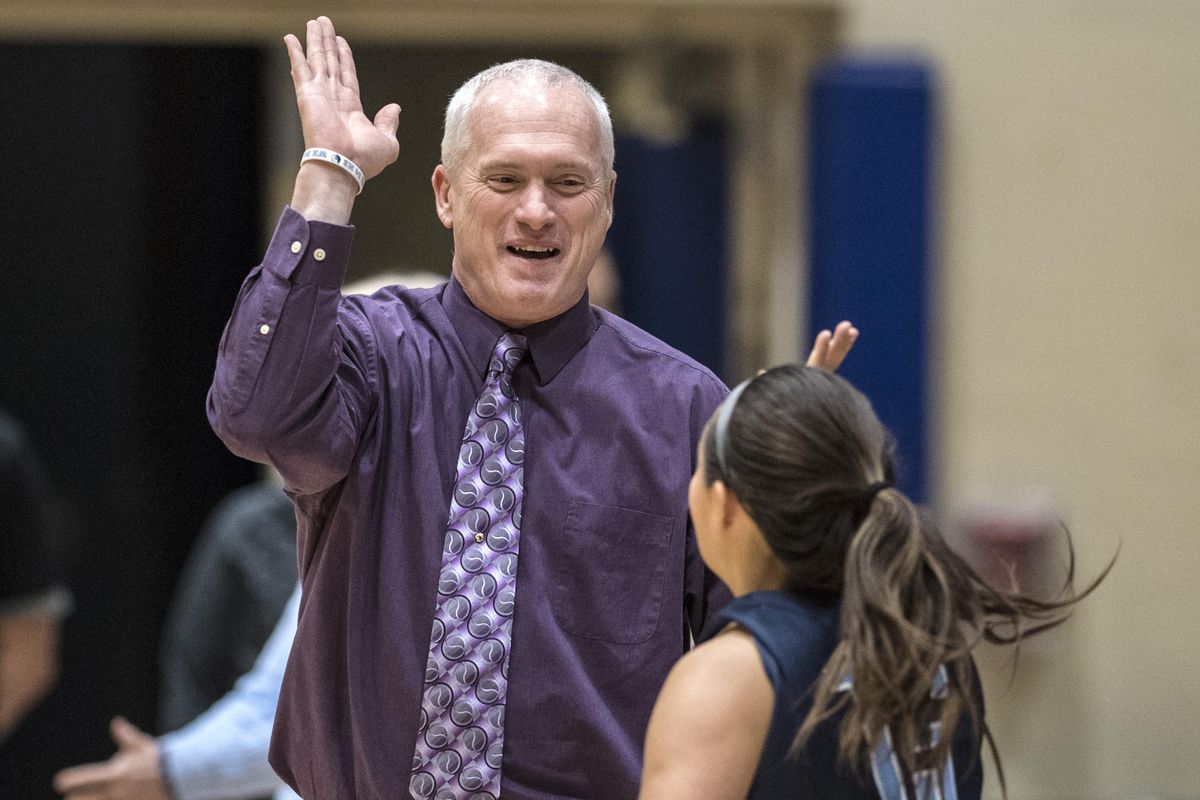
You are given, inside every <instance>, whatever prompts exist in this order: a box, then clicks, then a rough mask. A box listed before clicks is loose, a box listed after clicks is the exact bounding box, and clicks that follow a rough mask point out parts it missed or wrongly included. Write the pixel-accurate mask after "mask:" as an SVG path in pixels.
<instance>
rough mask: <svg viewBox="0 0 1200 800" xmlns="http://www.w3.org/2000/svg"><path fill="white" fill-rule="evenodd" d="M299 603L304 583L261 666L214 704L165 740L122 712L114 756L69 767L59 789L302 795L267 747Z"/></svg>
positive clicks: (184, 795)
mask: <svg viewBox="0 0 1200 800" xmlns="http://www.w3.org/2000/svg"><path fill="white" fill-rule="evenodd" d="M299 606H300V590H299V588H296V589H295V590H294V591H293V592H292V596H291V598H290V599H289V600H288V603H287V606H286V607H285V608H284V611H283V613H282V614H281V615H280V617H279V620H278V624H277V625H276V626H275V630H274V631H273V632H272V633H271V636H270V638H269V639H268V640H267V643H266V646H265V647H264V648H263V650H262V653H261V654H260V655H259V657H258V659H257V661H255V663H254V668H253V670H251V671H250V672H248V673H247V674H245V675H243V676H242V677H241V678H239V679H238V681H237V683H236V685H235V686H234V688H233V689H232V690H231V691H230V692H229V693H228V694H226V695H225V696H224V697H223V698H221V699H220V700H219V701H218V702H217V703H215V704H213V706H212V707H211V708H209V709H207V710H205V711H204V713H202V714H201V715H199V716H198V717H196V718H195V719H194V720H192V721H191V722H189V723H188V724H187V725H185V726H183V727H182V728H180V729H179V730H177V731H173V732H171V733H168V734H166V735H165V736H160V737H158V738H155V737H153V736H150V735H149V734H147V733H145V732H143V731H141V730H139V729H138V728H137V727H136V726H134V725H133V724H132V723H130V722H129V721H127V720H125V719H124V718H122V717H117V718H115V719H113V721H112V725H111V729H112V737H113V741H114V742H116V744H117V752H116V753H115V754H114V755H113V756H112V757H111V758H109V759H108V760H107V761H103V762H100V763H97V764H83V765H80V766H77V767H70V768H68V769H64V770H62V771H61V772H59V773H58V774H57V775H55V777H54V788H55V790H56V791H58V792H60V793H62V794H63V795H64V796H65V797H66V798H67V800H95V799H96V798H105V800H248V798H253V797H259V796H265V795H272V794H273V797H274V800H285V798H294V797H295V795H294V794H293V793H292V792H291V791H290V790H289V789H287V787H285V786H283V783H282V781H280V779H279V776H277V775H276V774H275V771H274V770H273V769H271V766H270V764H269V763H268V762H267V748H268V746H269V744H270V741H271V728H272V726H273V724H274V720H275V706H276V703H277V702H278V700H279V685H280V683H281V682H282V681H283V670H284V666H285V665H286V664H287V658H288V653H289V652H290V651H291V647H292V639H293V637H294V636H295V633H296V615H297V612H298V609H299Z"/></svg>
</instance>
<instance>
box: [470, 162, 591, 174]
mask: <svg viewBox="0 0 1200 800" xmlns="http://www.w3.org/2000/svg"><path fill="white" fill-rule="evenodd" d="M479 168H480V170H481V171H483V172H493V171H495V170H511V171H513V172H526V171H528V169H529V168H528V165H525V164H520V163H518V162H516V161H485V162H484V163H483V164H481V165H480V167H479ZM594 169H595V167H594V166H593V165H592V164H589V163H587V162H586V161H559V162H556V163H554V164H551V165H550V171H551V172H588V171H591V170H594Z"/></svg>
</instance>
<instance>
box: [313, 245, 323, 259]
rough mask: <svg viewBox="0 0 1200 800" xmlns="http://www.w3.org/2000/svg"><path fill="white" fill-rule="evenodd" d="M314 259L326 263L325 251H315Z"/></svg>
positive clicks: (319, 249)
mask: <svg viewBox="0 0 1200 800" xmlns="http://www.w3.org/2000/svg"><path fill="white" fill-rule="evenodd" d="M313 258H314V259H316V260H317V261H324V260H325V251H324V250H322V249H321V248H319V247H318V248H317V249H316V250H313Z"/></svg>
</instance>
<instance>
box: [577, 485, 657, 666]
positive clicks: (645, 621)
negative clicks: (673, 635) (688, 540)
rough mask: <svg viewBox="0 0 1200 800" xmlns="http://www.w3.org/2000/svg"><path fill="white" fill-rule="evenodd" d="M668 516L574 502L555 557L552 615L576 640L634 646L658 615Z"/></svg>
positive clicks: (654, 625) (649, 631)
mask: <svg viewBox="0 0 1200 800" xmlns="http://www.w3.org/2000/svg"><path fill="white" fill-rule="evenodd" d="M671 523H672V518H671V517H667V516H663V515H661V514H649V513H646V512H644V511H632V510H630V509H627V508H617V507H615V506H604V505H596V504H593V503H584V502H581V501H578V500H576V501H574V502H573V503H572V504H571V507H570V510H569V511H568V512H567V520H566V526H565V529H564V531H563V536H564V541H563V542H561V545H562V546H561V547H557V548H555V549H556V550H557V553H556V557H555V559H554V572H555V574H554V596H553V605H554V618H555V620H556V621H557V622H558V625H559V627H561V628H562V629H563V630H564V631H566V632H567V633H570V634H574V635H575V636H581V637H585V638H588V639H599V640H602V641H606V642H613V643H616V644H637V643H639V642H644V641H646V640H647V639H649V638H650V637H651V636H652V635H654V631H655V630H656V629H657V628H658V621H659V617H660V616H661V614H662V603H663V591H664V586H665V584H666V573H667V558H668V555H669V553H670V550H671Z"/></svg>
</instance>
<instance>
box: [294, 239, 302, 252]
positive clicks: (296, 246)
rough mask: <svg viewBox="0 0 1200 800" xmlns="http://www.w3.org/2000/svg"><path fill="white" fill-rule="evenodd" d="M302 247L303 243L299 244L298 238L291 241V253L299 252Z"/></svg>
mask: <svg viewBox="0 0 1200 800" xmlns="http://www.w3.org/2000/svg"><path fill="white" fill-rule="evenodd" d="M303 249H304V245H302V244H300V241H299V240H296V241H294V242H292V252H293V253H299V252H300V251H301V250H303Z"/></svg>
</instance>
